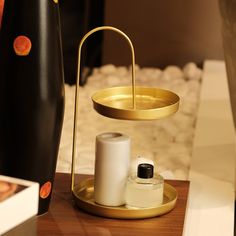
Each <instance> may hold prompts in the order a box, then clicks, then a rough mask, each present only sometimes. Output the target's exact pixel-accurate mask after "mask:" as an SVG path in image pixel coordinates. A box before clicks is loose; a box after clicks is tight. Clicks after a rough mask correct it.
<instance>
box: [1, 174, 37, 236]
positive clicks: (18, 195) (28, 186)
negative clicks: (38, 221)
mask: <svg viewBox="0 0 236 236" xmlns="http://www.w3.org/2000/svg"><path fill="white" fill-rule="evenodd" d="M0 184H1V185H0V190H1V191H0V235H1V234H3V233H5V232H7V231H8V230H10V229H12V228H13V227H15V226H17V225H19V224H21V223H23V222H24V221H26V220H27V219H29V218H31V217H32V216H34V215H36V214H37V212H38V196H39V184H38V183H35V182H31V181H26V180H22V179H17V178H12V177H7V176H3V175H0ZM9 194H11V195H10V196H7V195H9Z"/></svg>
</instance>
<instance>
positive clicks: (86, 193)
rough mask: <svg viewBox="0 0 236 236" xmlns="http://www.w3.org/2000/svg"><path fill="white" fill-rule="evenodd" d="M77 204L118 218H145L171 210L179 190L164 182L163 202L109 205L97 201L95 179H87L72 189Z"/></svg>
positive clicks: (102, 214) (84, 208) (87, 210)
mask: <svg viewBox="0 0 236 236" xmlns="http://www.w3.org/2000/svg"><path fill="white" fill-rule="evenodd" d="M72 194H73V197H74V200H75V203H76V205H77V206H78V207H79V208H81V209H83V210H84V211H86V212H88V213H92V214H95V215H99V216H104V217H108V218H117V219H144V218H150V217H155V216H160V215H163V214H166V213H168V212H169V211H171V210H172V209H173V208H174V206H175V204H176V200H177V195H178V194H177V191H176V189H175V188H174V187H172V186H171V185H169V184H167V183H165V184H164V200H163V204H162V205H160V206H158V207H151V208H127V207H126V206H125V205H123V206H119V207H108V206H103V205H99V204H97V203H95V201H94V180H93V179H86V180H84V181H82V182H80V184H79V185H76V186H74V189H73V191H72Z"/></svg>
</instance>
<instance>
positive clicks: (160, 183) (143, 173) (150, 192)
mask: <svg viewBox="0 0 236 236" xmlns="http://www.w3.org/2000/svg"><path fill="white" fill-rule="evenodd" d="M163 188H164V180H163V177H162V176H161V175H157V174H155V175H154V167H153V165H151V164H148V163H142V164H139V165H138V172H137V175H131V176H130V177H129V178H128V181H127V186H126V205H127V207H137V208H149V207H157V206H159V205H161V204H162V202H163Z"/></svg>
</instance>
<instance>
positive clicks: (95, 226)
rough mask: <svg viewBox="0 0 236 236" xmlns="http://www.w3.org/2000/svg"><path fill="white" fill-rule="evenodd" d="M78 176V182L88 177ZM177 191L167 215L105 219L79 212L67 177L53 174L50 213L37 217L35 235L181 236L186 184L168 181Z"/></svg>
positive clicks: (187, 186)
mask: <svg viewBox="0 0 236 236" xmlns="http://www.w3.org/2000/svg"><path fill="white" fill-rule="evenodd" d="M87 177H88V176H86V175H80V176H79V179H84V178H87ZM167 182H168V183H170V184H171V185H172V186H174V187H175V188H176V189H177V191H178V194H179V196H178V200H177V204H176V207H175V208H174V209H173V210H172V211H171V212H170V213H168V214H166V215H163V216H161V217H155V218H150V219H144V220H117V219H107V218H103V217H98V216H94V215H89V214H87V213H86V212H83V211H81V210H79V209H78V208H77V207H76V206H75V205H74V203H73V200H72V196H71V192H70V175H69V174H56V178H55V184H54V191H53V197H52V202H51V206H50V210H49V212H48V213H47V214H45V215H43V216H40V217H37V235H81V236H82V235H86V236H88V235H89V236H90V235H96V236H110V235H112V236H113V235H114V236H118V235H120V236H121V235H122V236H124V235H133V236H138V235H144V234H146V235H148V236H152V235H158V236H161V235H165V236H169V235H173V236H178V235H182V232H183V225H184V217H185V209H186V203H187V195H188V188H189V182H188V181H173V180H172V181H167Z"/></svg>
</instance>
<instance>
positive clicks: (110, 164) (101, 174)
mask: <svg viewBox="0 0 236 236" xmlns="http://www.w3.org/2000/svg"><path fill="white" fill-rule="evenodd" d="M129 163H130V138H129V137H128V136H127V135H124V134H121V133H103V134H100V135H98V136H97V137H96V160H95V181H94V199H95V202H97V203H99V204H101V205H106V206H120V205H123V204H125V187H126V181H127V178H128V174H129Z"/></svg>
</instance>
